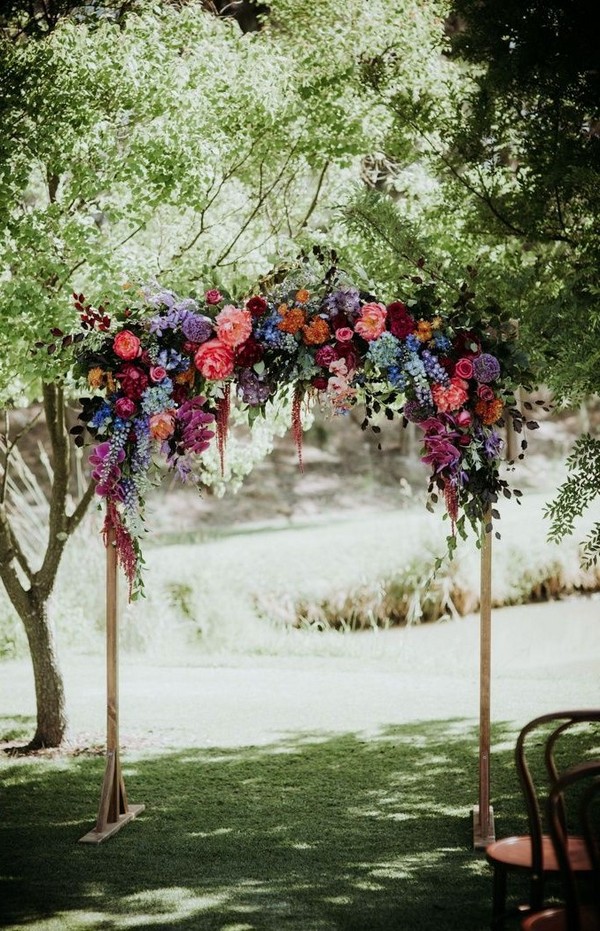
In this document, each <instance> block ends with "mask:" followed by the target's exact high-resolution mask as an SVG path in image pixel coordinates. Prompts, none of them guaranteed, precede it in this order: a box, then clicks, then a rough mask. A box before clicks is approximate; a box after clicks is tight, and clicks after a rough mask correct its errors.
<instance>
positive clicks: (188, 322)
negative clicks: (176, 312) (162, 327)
mask: <svg viewBox="0 0 600 931" xmlns="http://www.w3.org/2000/svg"><path fill="white" fill-rule="evenodd" d="M181 332H182V333H183V335H184V336H185V338H186V339H189V341H190V342H191V343H205V342H206V341H207V340H208V339H210V338H211V336H212V335H213V325H212V321H211V319H210V317H205V316H203V315H202V314H191V313H188V315H187V317H186V318H185V320H184V321H183V323H182V325H181Z"/></svg>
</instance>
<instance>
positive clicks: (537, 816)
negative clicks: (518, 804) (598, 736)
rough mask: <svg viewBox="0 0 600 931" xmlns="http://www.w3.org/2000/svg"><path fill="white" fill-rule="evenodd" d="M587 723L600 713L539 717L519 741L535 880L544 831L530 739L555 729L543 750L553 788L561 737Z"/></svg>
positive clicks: (561, 814) (518, 759) (540, 864)
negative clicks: (537, 732) (531, 736)
mask: <svg viewBox="0 0 600 931" xmlns="http://www.w3.org/2000/svg"><path fill="white" fill-rule="evenodd" d="M587 722H589V723H593V722H600V709H587V710H584V711H555V712H552V713H550V714H543V715H540V717H538V718H534V719H533V720H532V721H530V722H529V723H528V724H526V725H525V727H524V728H523V729H522V730H521V733H520V734H519V736H518V738H517V744H516V748H515V764H516V769H517V775H518V777H519V782H520V783H521V788H522V791H523V796H524V799H525V807H526V810H527V820H528V823H529V834H530V836H531V862H532V871H533V873H534V875H536V876H540V875H541V873H542V868H543V862H542V833H543V827H542V810H541V805H540V793H539V792H538V790H537V787H536V783H535V782H534V779H533V776H532V774H531V768H530V766H529V763H528V760H527V749H528V746H529V740H528V738H529V737H530V735H531V734H533V732H534V731H537V730H540V729H542V728H544V729H545V728H547V727H548V726H550V725H554V727H551V729H550V733H549V734H548V736H547V737H546V741H545V746H544V762H545V766H546V773H547V777H548V783H549V785H553V784H554V783H555V782H556V781H557V779H558V768H557V765H556V761H555V758H554V751H555V749H556V745H557V742H558V739H559V737H561V736H562V735H563V734H564V733H565V731H567V730H568V729H569V728H571V727H574V726H575V725H577V724H582V723H587ZM546 792H547V787H544V790H543V796H544V797H545V796H546ZM557 804H558V817H559V818H561V823H562V825H563V828H564V829H566V821H565V811H564V806H563V804H562V801H561V800H560V799H559V800H558V802H557Z"/></svg>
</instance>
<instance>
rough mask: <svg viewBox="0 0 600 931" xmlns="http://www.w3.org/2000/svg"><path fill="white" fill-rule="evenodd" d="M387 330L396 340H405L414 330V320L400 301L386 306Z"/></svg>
mask: <svg viewBox="0 0 600 931" xmlns="http://www.w3.org/2000/svg"><path fill="white" fill-rule="evenodd" d="M387 312H388V329H389V331H390V333H391V334H392V336H395V337H396V339H405V338H406V337H407V336H410V334H411V333H412V332H413V330H414V328H415V319H414V317H411V315H410V314H409V312H408V308H407V307H406V305H405V304H403V303H402V301H394V302H393V303H392V304H388V308H387Z"/></svg>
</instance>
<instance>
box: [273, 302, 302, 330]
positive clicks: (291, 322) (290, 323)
mask: <svg viewBox="0 0 600 931" xmlns="http://www.w3.org/2000/svg"><path fill="white" fill-rule="evenodd" d="M279 312H280V313H281V308H279ZM305 323H306V314H305V313H304V311H303V310H301V309H300V308H299V307H295V308H294V309H293V310H287V311H286V312H285V315H284V317H283V320H282V321H281V323H278V324H277V329H278V330H283V332H284V333H291V334H292V335H293V334H294V333H297V332H298V330H301V329H302V327H303V326H304V324H305Z"/></svg>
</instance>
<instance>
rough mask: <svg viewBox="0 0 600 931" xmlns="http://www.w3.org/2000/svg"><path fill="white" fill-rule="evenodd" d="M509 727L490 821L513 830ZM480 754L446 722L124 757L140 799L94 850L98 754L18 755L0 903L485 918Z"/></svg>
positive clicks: (478, 928)
mask: <svg viewBox="0 0 600 931" xmlns="http://www.w3.org/2000/svg"><path fill="white" fill-rule="evenodd" d="M513 741H514V728H513V727H508V726H499V725H497V726H496V727H495V729H494V742H495V744H496V745H497V746H498V749H497V751H496V753H495V756H494V771H495V775H494V778H495V804H496V807H497V811H498V812H499V813H501V815H500V817H499V819H498V820H499V824H498V827H499V829H500V831H501V832H502V833H505V832H507V831H512V830H516V829H518V828H520V827H522V826H523V819H522V816H521V805H520V800H519V792H518V787H517V784H516V781H515V777H514V773H513V766H512V751H511V749H510V747H511V745H512V743H513ZM476 759H477V740H476V735H475V732H474V729H473V727H472V725H471V724H470V723H468V724H467V723H465V722H462V721H460V720H454V721H452V720H450V721H434V722H432V721H429V722H425V723H418V724H407V725H404V726H396V727H390V728H387V729H385V730H383V731H382V732H381V733H380V734H379V735H377V736H373V737H371V738H361V737H358V736H356V735H354V734H352V733H348V734H343V735H339V736H335V737H326V736H323V735H319V734H314V735H307V734H304V735H302V736H301V737H298V738H297V739H293V738H290V739H287V740H283V741H280V742H277V743H273V744H271V745H268V746H262V747H260V748H258V747H240V748H236V749H230V750H217V749H212V750H199V749H197V748H189V749H179V750H176V751H170V752H165V753H163V754H160V755H144V754H137V755H136V756H135V757H132V756H131V755H130V756H129V757H128V758H126V760H125V763H124V769H125V775H126V781H127V787H128V792H129V797H130V799H131V800H132V802H141V801H144V802H145V803H146V805H147V810H146V812H145V813H144V814H143V815H141V816H140V817H139V820H137V821H134V822H132V823H131V824H129V825H128V826H126V827H125V828H124V829H123V831H122V832H121V833H120V834H119V835H118V836H117V837H115V838H113V839H112V840H110V841H108V842H107V843H106V844H104V845H101V846H100V847H89V846H87V845H79V844H78V843H77V839H78V838H79V837H80V836H81V835H82V834H84V833H85V832H86V831H87V830H88V829H89V828H90V826H91V824H90V822H91V821H93V818H94V812H95V809H96V807H97V802H98V796H99V786H100V783H101V778H102V771H103V760H102V758H101V757H97V758H93V757H89V756H79V757H62V758H58V759H37V760H32V761H19V760H14V761H11V762H9V763H7V764H4V767H3V768H4V773H3V776H4V779H3V782H4V786H3V790H2V795H3V798H2V811H3V818H2V824H1V826H0V864H1V866H0V875H1V876H2V884H1V885H2V889H1V893H2V896H1V902H2V905H1V911H0V914H1V915H2V917H3V920H4V922H5V923H6V924H7V926H8V927H24V926H26V927H27V928H30V929H32V931H33V929H35V931H54V929H56V931H63V929H80V928H81V929H83V928H98V929H100V928H132V927H135V928H181V929H184V928H185V929H193V928H199V929H207V931H208V929H215V931H217V929H219V931H254V929H257V931H258V929H273V931H279V929H284V928H285V929H287V928H289V929H298V931H308V929H348V931H350V929H352V931H369V929H378V928H381V929H392V928H393V929H396V928H402V929H407V931H408V929H411V931H412V929H415V931H416V929H428V931H429V929H433V928H436V929H456V931H458V929H461V931H470V929H472V931H482V929H484V928H485V927H486V926H487V923H488V919H489V903H490V894H491V879H490V873H489V870H488V868H487V865H486V864H485V861H484V860H483V858H482V857H481V856H480V855H476V854H474V853H473V852H472V850H471V849H470V843H471V828H470V815H469V812H470V807H471V805H472V803H473V800H474V798H475V795H476V791H477V787H476V771H477V764H476ZM515 888H516V887H515Z"/></svg>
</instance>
